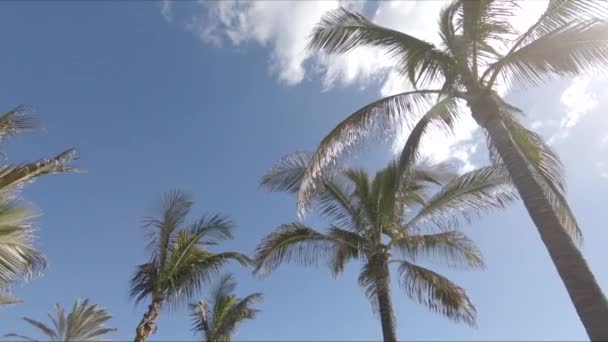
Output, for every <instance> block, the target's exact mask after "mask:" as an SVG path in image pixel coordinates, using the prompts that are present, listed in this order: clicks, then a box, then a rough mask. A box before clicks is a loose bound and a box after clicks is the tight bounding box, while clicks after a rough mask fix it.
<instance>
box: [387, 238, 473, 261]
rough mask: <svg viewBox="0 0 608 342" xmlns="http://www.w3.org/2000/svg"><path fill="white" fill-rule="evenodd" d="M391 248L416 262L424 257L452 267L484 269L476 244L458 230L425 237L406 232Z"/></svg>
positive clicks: (393, 242) (391, 243)
mask: <svg viewBox="0 0 608 342" xmlns="http://www.w3.org/2000/svg"><path fill="white" fill-rule="evenodd" d="M389 246H390V247H392V248H393V249H396V250H397V251H399V252H400V253H401V254H402V255H403V256H405V257H410V258H411V259H412V260H414V261H416V260H418V259H419V258H420V257H424V258H425V260H435V261H439V262H441V263H443V264H446V265H448V266H452V267H467V268H469V267H472V268H483V267H484V263H483V259H482V256H481V251H480V250H479V249H478V248H477V246H475V243H474V242H473V241H472V240H470V239H469V238H468V237H467V236H466V235H464V234H463V233H461V232H459V231H456V230H452V231H447V232H441V233H435V234H423V235H409V234H407V232H406V233H405V234H404V235H403V236H401V237H399V238H396V239H394V240H392V241H391V242H390V243H389Z"/></svg>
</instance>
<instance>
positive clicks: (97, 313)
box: [4, 299, 116, 341]
mask: <svg viewBox="0 0 608 342" xmlns="http://www.w3.org/2000/svg"><path fill="white" fill-rule="evenodd" d="M55 311H56V313H55V316H51V315H50V314H49V318H50V319H51V322H52V323H53V327H50V326H48V325H46V324H44V323H42V322H40V321H37V320H34V319H31V318H28V317H23V320H24V321H26V322H27V323H29V324H30V325H32V326H33V327H35V328H36V329H38V330H39V331H40V332H41V333H43V334H44V335H45V336H46V339H47V340H50V341H100V338H103V339H104V340H105V339H106V335H107V334H109V333H111V332H114V331H116V329H114V328H108V327H106V326H105V324H106V322H107V321H109V320H110V319H111V318H112V316H111V315H110V314H109V313H108V312H107V311H106V310H105V309H102V308H100V307H99V306H98V305H96V304H89V300H88V299H85V300H80V299H79V300H77V301H76V302H75V303H74V306H73V307H72V311H71V312H70V313H69V314H67V315H66V313H65V310H64V309H63V307H62V306H61V305H59V304H57V305H56V307H55ZM4 336H6V337H16V338H21V339H24V340H27V341H36V340H35V339H33V338H31V337H27V336H23V335H18V334H14V333H12V334H7V335H4Z"/></svg>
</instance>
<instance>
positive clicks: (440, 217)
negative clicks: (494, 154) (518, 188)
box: [407, 165, 516, 230]
mask: <svg viewBox="0 0 608 342" xmlns="http://www.w3.org/2000/svg"><path fill="white" fill-rule="evenodd" d="M515 199H516V192H515V190H514V189H513V188H512V187H511V186H510V178H509V177H508V175H507V173H506V171H505V170H504V168H503V167H502V166H500V165H498V166H488V167H484V168H480V169H476V170H473V171H470V172H467V173H465V174H463V175H461V176H458V177H455V178H454V179H453V180H452V181H451V182H450V183H448V184H447V185H446V186H445V187H444V188H443V189H442V190H441V191H439V192H438V193H437V194H436V195H435V196H433V198H431V199H430V200H429V201H428V203H427V205H426V206H424V207H423V208H422V209H421V210H420V211H419V212H418V213H417V214H416V215H415V216H414V217H413V218H412V219H411V220H410V221H409V222H408V224H407V229H415V228H416V227H419V226H420V225H421V224H423V223H425V222H432V223H433V224H434V225H435V226H437V227H438V228H440V229H442V230H452V229H454V228H455V227H457V226H458V223H459V221H460V218H464V220H465V221H466V222H470V221H471V220H472V218H473V217H474V216H478V215H480V214H481V213H483V212H485V211H487V210H489V209H491V208H503V207H504V206H505V205H506V204H507V203H509V202H511V201H513V200H515Z"/></svg>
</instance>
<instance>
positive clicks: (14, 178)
mask: <svg viewBox="0 0 608 342" xmlns="http://www.w3.org/2000/svg"><path fill="white" fill-rule="evenodd" d="M35 127H36V123H35V121H34V120H33V119H32V118H31V117H29V116H28V115H27V113H26V110H25V108H24V107H23V106H19V107H16V108H13V109H11V110H10V111H8V112H6V113H5V114H3V115H2V116H0V142H3V141H4V140H5V139H6V138H8V137H11V136H14V135H16V134H19V133H22V132H24V131H28V130H31V129H33V128H35ZM75 156H76V155H75V151H74V150H73V149H70V150H67V151H64V152H62V153H60V154H58V155H57V156H55V157H53V158H50V159H42V160H39V161H36V162H33V163H23V164H20V165H10V164H4V165H1V164H0V293H1V292H3V291H4V292H6V291H8V288H9V286H10V285H11V284H13V283H14V282H16V281H19V280H24V279H27V278H29V277H31V276H32V275H34V274H37V273H39V272H40V271H42V270H43V269H44V267H45V265H46V262H45V259H44V256H43V254H42V253H41V252H40V251H38V250H37V249H36V248H34V246H33V231H34V227H33V219H34V218H36V217H37V216H38V215H37V213H36V212H35V211H34V210H32V209H31V208H30V207H29V206H27V205H25V204H24V203H23V202H22V201H21V200H19V190H20V189H21V188H22V187H23V185H24V184H26V183H29V182H32V181H33V180H35V179H36V178H37V177H40V176H43V175H47V174H53V173H62V172H72V171H75V169H74V168H73V167H72V166H71V165H70V164H71V162H72V161H73V160H74V158H75ZM15 300H16V299H14V300H11V301H10V302H15Z"/></svg>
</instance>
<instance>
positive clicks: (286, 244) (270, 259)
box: [254, 222, 334, 275]
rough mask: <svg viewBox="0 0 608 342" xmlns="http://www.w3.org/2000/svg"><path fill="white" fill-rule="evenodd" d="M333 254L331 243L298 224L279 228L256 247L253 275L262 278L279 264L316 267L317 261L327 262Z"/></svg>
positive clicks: (324, 236)
mask: <svg viewBox="0 0 608 342" xmlns="http://www.w3.org/2000/svg"><path fill="white" fill-rule="evenodd" d="M333 250H334V246H333V241H332V239H331V238H330V237H329V236H327V235H325V234H322V233H319V232H318V231H316V230H314V229H312V228H309V227H306V226H305V225H303V224H301V223H295V222H294V223H289V224H284V225H281V226H279V227H278V228H277V229H275V231H273V232H272V233H270V234H269V235H268V236H266V237H265V238H264V239H263V240H262V241H261V242H260V243H259V245H258V247H257V248H256V251H255V257H254V260H255V261H254V263H255V267H254V273H255V274H258V275H266V274H268V273H270V272H272V271H274V270H275V269H276V268H277V267H279V265H280V264H282V263H291V262H293V263H296V264H299V265H302V266H317V265H318V264H319V260H320V259H325V260H329V259H330V255H331V252H332V251H333Z"/></svg>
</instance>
